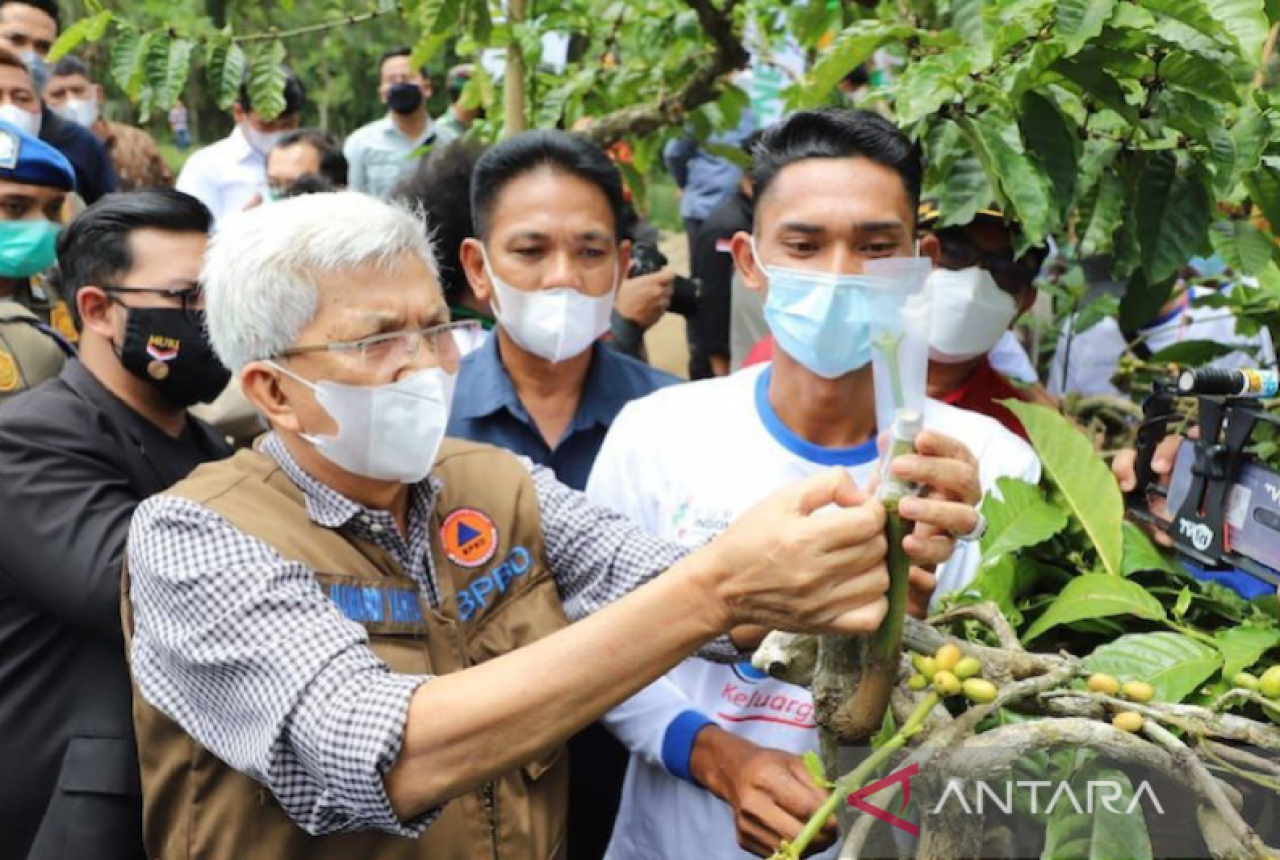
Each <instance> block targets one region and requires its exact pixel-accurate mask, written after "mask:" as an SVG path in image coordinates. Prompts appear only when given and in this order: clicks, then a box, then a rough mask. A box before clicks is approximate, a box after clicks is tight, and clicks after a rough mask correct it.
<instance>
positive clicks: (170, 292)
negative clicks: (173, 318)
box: [102, 283, 204, 323]
mask: <svg viewBox="0 0 1280 860" xmlns="http://www.w3.org/2000/svg"><path fill="white" fill-rule="evenodd" d="M102 291H103V292H104V293H106V294H107V295H109V296H112V297H115V296H121V295H128V294H130V293H137V294H139V295H148V296H163V297H164V298H166V299H169V300H170V301H173V300H177V301H178V302H179V304H180V305H181V307H182V313H183V316H185V317H186V318H187V319H188V320H189V321H191V322H196V323H202V322H203V321H204V286H203V285H202V284H196V283H189V284H187V285H186V286H183V287H126V286H124V285H121V284H112V285H110V286H106V287H103V288H102ZM126 307H128V306H127V305H126Z"/></svg>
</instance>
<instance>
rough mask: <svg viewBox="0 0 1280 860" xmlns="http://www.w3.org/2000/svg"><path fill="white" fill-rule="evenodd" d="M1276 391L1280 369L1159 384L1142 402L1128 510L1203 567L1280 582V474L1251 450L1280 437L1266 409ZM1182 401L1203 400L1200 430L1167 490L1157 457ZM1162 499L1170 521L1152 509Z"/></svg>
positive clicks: (1202, 373)
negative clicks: (1261, 441) (1159, 476)
mask: <svg viewBox="0 0 1280 860" xmlns="http://www.w3.org/2000/svg"><path fill="white" fill-rule="evenodd" d="M1276 393H1277V379H1276V374H1275V372H1274V371H1258V370H1215V369H1205V370H1185V371H1183V372H1182V373H1181V374H1180V375H1179V377H1178V379H1177V380H1176V381H1173V382H1170V381H1165V380H1158V381H1157V382H1156V383H1155V384H1154V386H1153V391H1152V393H1151V396H1150V397H1148V398H1147V400H1146V402H1145V403H1144V404H1143V421H1142V426H1141V428H1140V429H1139V431H1138V444H1137V447H1138V456H1137V461H1136V463H1135V464H1134V465H1135V476H1136V479H1137V481H1136V486H1135V488H1134V489H1133V490H1132V491H1131V492H1130V493H1129V494H1128V498H1127V499H1126V507H1127V508H1128V509H1129V512H1130V513H1131V514H1133V515H1134V517H1135V518H1136V519H1138V520H1141V521H1143V522H1146V523H1149V524H1151V525H1154V526H1155V527H1156V528H1159V529H1161V530H1163V531H1164V532H1165V533H1166V534H1168V535H1169V537H1170V538H1172V539H1173V542H1174V546H1175V547H1176V548H1177V550H1178V552H1180V553H1181V554H1183V555H1184V556H1187V557H1188V558H1191V559H1193V560H1194V561H1196V562H1197V563H1199V564H1201V565H1203V566H1205V567H1208V568H1218V569H1221V568H1224V567H1236V568H1239V569H1241V570H1244V571H1247V572H1248V573H1251V574H1253V575H1254V576H1255V577H1258V578H1259V579H1262V580H1264V581H1266V582H1270V583H1272V584H1277V585H1280V572H1278V571H1280V474H1277V473H1276V472H1275V471H1274V470H1273V469H1271V468H1269V467H1268V465H1267V464H1266V463H1264V462H1262V461H1260V460H1259V459H1258V458H1257V457H1256V456H1254V455H1253V453H1252V451H1251V449H1252V448H1253V447H1254V443H1256V442H1257V441H1258V440H1259V439H1262V438H1267V437H1270V438H1272V439H1275V438H1280V416H1277V415H1275V414H1273V413H1271V412H1269V411H1267V410H1266V409H1265V408H1264V407H1263V405H1262V403H1260V402H1259V401H1260V399H1261V398H1263V397H1273V396H1275V394H1276ZM1178 397H1193V398H1195V399H1196V424H1197V427H1198V428H1199V431H1200V432H1199V435H1198V437H1197V438H1195V439H1186V440H1185V441H1184V442H1183V443H1182V445H1181V447H1180V448H1179V450H1178V454H1177V457H1176V461H1175V463H1174V467H1173V472H1172V476H1171V478H1172V480H1171V481H1170V483H1169V486H1168V487H1163V486H1161V485H1160V481H1159V480H1158V479H1157V477H1156V475H1155V474H1154V471H1153V470H1152V468H1151V460H1152V457H1153V456H1154V454H1155V450H1156V447H1157V446H1158V445H1159V444H1160V442H1161V441H1162V440H1163V439H1164V437H1165V434H1166V432H1167V431H1168V426H1169V423H1170V421H1171V420H1173V419H1174V418H1176V417H1177V412H1176V408H1175V399H1176V398H1178ZM1154 497H1164V499H1165V501H1166V505H1167V516H1168V517H1169V518H1168V519H1166V518H1165V517H1162V516H1158V515H1157V514H1156V513H1155V512H1154V511H1153V510H1152V507H1151V502H1152V500H1153V498H1154Z"/></svg>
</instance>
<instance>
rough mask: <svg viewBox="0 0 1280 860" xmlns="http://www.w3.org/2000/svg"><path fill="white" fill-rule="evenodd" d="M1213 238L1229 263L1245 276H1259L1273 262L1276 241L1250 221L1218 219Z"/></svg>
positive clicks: (1212, 231)
mask: <svg viewBox="0 0 1280 860" xmlns="http://www.w3.org/2000/svg"><path fill="white" fill-rule="evenodd" d="M1209 240H1210V241H1211V242H1213V250H1214V251H1216V252H1217V253H1218V254H1219V255H1220V256H1221V257H1222V259H1223V260H1225V261H1226V264H1227V265H1228V266H1230V267H1231V269H1232V270H1233V271H1235V272H1238V273H1240V274H1242V275H1257V274H1258V273H1260V272H1261V271H1262V270H1263V269H1265V268H1266V267H1267V264H1268V263H1269V262H1271V255H1272V253H1273V252H1274V251H1275V242H1274V240H1273V239H1272V238H1271V237H1270V236H1268V235H1267V234H1266V233H1264V232H1262V231H1261V230H1259V229H1258V228H1257V227H1255V226H1253V224H1251V223H1249V222H1248V221H1215V222H1214V223H1213V226H1212V228H1211V229H1210V231H1209Z"/></svg>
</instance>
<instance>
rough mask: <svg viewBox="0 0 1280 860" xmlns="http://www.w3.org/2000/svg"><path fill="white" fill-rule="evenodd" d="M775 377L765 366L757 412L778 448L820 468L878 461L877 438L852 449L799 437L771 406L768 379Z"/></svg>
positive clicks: (759, 387)
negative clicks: (826, 445)
mask: <svg viewBox="0 0 1280 860" xmlns="http://www.w3.org/2000/svg"><path fill="white" fill-rule="evenodd" d="M772 378H773V367H766V368H765V370H764V373H761V374H760V376H759V377H757V378H756V413H757V414H758V415H759V416H760V421H761V422H762V423H763V424H764V429H766V430H768V431H769V435H770V436H772V437H773V438H774V439H776V440H777V442H778V444H779V445H781V446H782V447H783V448H786V449H787V450H788V451H790V452H791V453H792V454H795V455H796V456H797V457H800V458H801V459H804V460H808V461H809V462H810V463H817V464H818V465H819V466H863V465H866V464H867V463H870V462H872V461H873V460H875V459H876V457H877V455H878V453H879V452H878V451H877V450H876V440H875V439H874V438H872V439H868V440H867V441H866V442H863V443H862V444H861V445H854V446H852V447H849V448H824V447H822V446H821V445H815V444H813V443H812V442H810V441H808V440H806V439H802V438H800V437H799V436H797V435H796V434H795V433H794V432H792V430H791V428H789V427H788V426H787V425H785V424H783V423H782V419H781V418H779V417H778V413H776V412H774V411H773V406H772V405H770V403H769V380H770V379H772Z"/></svg>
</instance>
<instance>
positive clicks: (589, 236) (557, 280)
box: [446, 131, 678, 860]
mask: <svg viewBox="0 0 1280 860" xmlns="http://www.w3.org/2000/svg"><path fill="white" fill-rule="evenodd" d="M622 212H623V196H622V178H621V176H620V175H619V173H618V170H617V168H616V167H614V166H613V164H612V162H610V161H609V158H608V156H606V155H605V154H604V153H603V152H602V151H601V150H599V149H598V148H596V147H595V146H593V145H591V144H590V143H587V142H586V141H584V140H582V139H580V138H576V137H573V136H572V135H569V134H565V133H564V132H558V131H532V132H526V133H524V134H520V135H516V136H515V137H512V138H509V139H507V140H505V141H503V142H502V143H500V144H498V145H497V146H494V147H492V148H491V149H489V150H488V151H487V152H485V154H484V155H482V156H481V157H480V159H479V160H478V161H477V162H476V166H475V170H474V172H473V173H472V175H471V216H472V220H473V221H474V226H475V233H474V238H468V239H466V240H464V241H463V243H462V248H461V254H460V257H461V263H462V268H463V271H464V272H465V273H466V276H467V281H468V282H469V283H470V285H471V289H472V291H473V292H474V293H475V294H476V297H477V298H478V299H479V300H480V301H481V302H483V303H486V304H488V305H490V306H491V307H492V308H493V312H494V316H495V317H496V318H497V321H498V323H497V326H496V328H495V329H494V334H493V336H492V337H491V338H489V340H488V342H487V343H485V344H484V345H483V346H482V347H480V348H479V349H477V350H476V351H475V352H473V353H471V354H470V355H468V356H467V357H466V358H465V359H463V362H462V367H461V369H460V370H459V372H458V380H457V386H456V390H455V393H454V398H453V408H452V409H451V411H450V416H451V417H450V420H449V429H448V434H449V435H450V436H458V437H461V438H464V439H470V440H473V441H477V442H488V443H490V444H493V445H498V446H501V447H503V448H506V449H508V450H510V451H514V452H515V453H517V454H523V455H525V456H526V457H529V458H530V459H532V460H533V461H534V462H536V463H540V464H543V465H546V466H548V467H549V468H550V469H552V470H553V471H554V472H555V473H556V477H558V478H559V479H560V480H561V481H562V482H563V483H565V484H567V485H569V486H570V487H573V488H575V489H579V490H581V489H582V488H583V487H584V486H585V485H586V483H587V475H588V474H590V472H591V466H592V464H593V463H594V462H595V458H596V454H597V453H598V452H599V450H600V445H601V443H602V442H603V441H604V437H605V433H606V432H608V430H609V426H610V425H611V424H612V423H613V419H614V418H615V417H616V416H617V414H618V412H619V411H621V409H622V407H623V406H625V405H626V404H627V403H628V402H629V401H631V400H634V399H636V398H639V397H644V396H645V395H646V394H649V393H650V392H652V391H654V390H656V389H658V388H661V387H663V386H665V385H670V384H672V383H675V382H677V381H678V380H676V378H675V377H673V376H669V375H667V374H665V373H662V372H660V371H657V370H654V369H652V368H650V367H649V366H648V365H646V364H643V363H641V362H639V361H636V360H635V359H633V358H630V357H629V356H625V355H622V354H620V353H618V352H616V351H615V350H612V349H609V348H608V347H606V346H604V345H602V344H600V343H599V342H598V341H599V339H600V337H601V335H603V334H604V333H605V332H606V331H607V330H608V328H609V321H610V314H611V312H612V310H613V302H614V297H615V295H616V294H617V289H618V284H619V283H620V282H621V281H622V279H623V277H624V276H625V274H626V272H627V269H628V266H629V264H630V257H631V242H630V241H629V240H626V239H624V238H623V237H622V236H621V233H622V224H624V223H625V222H624V220H623V217H622ZM446 253H447V249H446ZM569 766H570V775H569V826H568V834H569V837H568V846H567V847H568V858H569V860H599V858H601V857H603V856H604V851H605V848H606V847H607V846H608V843H609V836H610V834H611V833H612V831H613V820H614V818H616V817H617V813H618V800H619V799H620V797H621V794H622V778H623V776H624V774H625V773H626V766H627V753H626V750H625V749H623V747H622V746H621V745H620V744H619V743H618V742H617V741H616V740H614V738H613V737H612V736H611V735H609V734H608V732H607V731H606V730H605V729H604V728H603V727H602V726H601V725H600V724H599V723H596V724H594V725H591V726H588V727H587V728H586V729H585V730H584V731H583V732H581V733H580V734H579V735H577V736H576V737H575V738H573V739H572V740H571V741H570V743H569Z"/></svg>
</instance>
